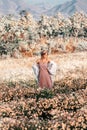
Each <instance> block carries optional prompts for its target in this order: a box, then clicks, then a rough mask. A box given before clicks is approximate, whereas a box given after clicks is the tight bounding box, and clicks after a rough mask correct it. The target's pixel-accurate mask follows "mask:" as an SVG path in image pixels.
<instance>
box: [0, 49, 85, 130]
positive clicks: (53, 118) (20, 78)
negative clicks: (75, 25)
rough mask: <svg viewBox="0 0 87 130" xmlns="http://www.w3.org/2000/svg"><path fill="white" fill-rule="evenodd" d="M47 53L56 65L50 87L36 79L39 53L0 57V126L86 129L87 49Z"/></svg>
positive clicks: (31, 129)
mask: <svg viewBox="0 0 87 130" xmlns="http://www.w3.org/2000/svg"><path fill="white" fill-rule="evenodd" d="M49 57H50V59H52V60H53V61H55V62H56V63H57V65H58V70H57V75H56V77H55V83H54V87H53V88H52V89H51V90H48V89H41V90H40V89H38V86H37V84H36V82H35V79H34V74H33V71H32V65H33V64H34V63H35V61H36V59H38V58H39V56H35V57H29V58H20V59H14V58H7V59H1V60H0V130H86V129H87V52H86V51H84V52H74V53H63V54H54V55H49Z"/></svg>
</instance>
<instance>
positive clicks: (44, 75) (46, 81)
mask: <svg viewBox="0 0 87 130" xmlns="http://www.w3.org/2000/svg"><path fill="white" fill-rule="evenodd" d="M47 64H48V63H43V62H39V63H38V66H39V77H38V79H39V87H41V88H44V87H45V88H51V87H52V80H51V76H50V74H49V72H48V69H47Z"/></svg>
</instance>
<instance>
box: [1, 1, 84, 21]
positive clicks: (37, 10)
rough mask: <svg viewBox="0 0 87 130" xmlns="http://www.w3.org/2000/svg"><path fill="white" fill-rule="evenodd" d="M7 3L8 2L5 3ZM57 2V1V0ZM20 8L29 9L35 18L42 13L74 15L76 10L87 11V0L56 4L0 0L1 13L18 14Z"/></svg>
mask: <svg viewBox="0 0 87 130" xmlns="http://www.w3.org/2000/svg"><path fill="white" fill-rule="evenodd" d="M5 3H6V4H5ZM56 3H57V2H56ZM20 10H27V11H29V12H30V13H31V14H32V15H33V16H34V17H35V18H39V17H40V15H42V14H46V15H55V14H56V13H57V12H61V13H63V14H64V15H66V16H68V15H72V14H73V13H74V12H76V11H78V12H80V11H83V12H84V13H85V14H86V13H87V1H86V0H82V1H81V0H71V1H69V2H66V3H64V4H61V5H56V6H54V4H53V2H50V3H48V2H46V1H45V2H43V1H41V2H39V3H37V4H32V3H31V4H29V2H28V1H25V0H19V1H18V0H1V1H0V14H10V13H12V14H18V13H19V12H20Z"/></svg>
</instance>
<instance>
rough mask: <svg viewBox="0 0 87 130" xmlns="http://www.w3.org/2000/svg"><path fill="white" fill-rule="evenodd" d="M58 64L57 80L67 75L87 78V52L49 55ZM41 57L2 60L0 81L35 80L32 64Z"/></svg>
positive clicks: (0, 63)
mask: <svg viewBox="0 0 87 130" xmlns="http://www.w3.org/2000/svg"><path fill="white" fill-rule="evenodd" d="M49 57H50V59H51V60H53V61H55V62H56V63H57V65H58V70H57V74H56V77H55V80H56V81H59V80H61V79H63V78H66V77H68V78H69V77H72V78H79V77H83V78H87V52H76V53H65V54H55V55H50V56H49ZM38 58H39V57H38V56H36V57H29V58H21V59H13V58H8V59H3V60H0V81H20V80H21V81H27V80H33V79H34V74H33V71H32V65H33V64H34V63H35V61H36V60H37V59H38Z"/></svg>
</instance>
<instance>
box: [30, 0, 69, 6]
mask: <svg viewBox="0 0 87 130" xmlns="http://www.w3.org/2000/svg"><path fill="white" fill-rule="evenodd" d="M27 1H28V3H30V4H37V3H42V2H44V3H48V4H49V3H51V4H53V5H58V4H62V3H64V2H67V1H71V0H27Z"/></svg>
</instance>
